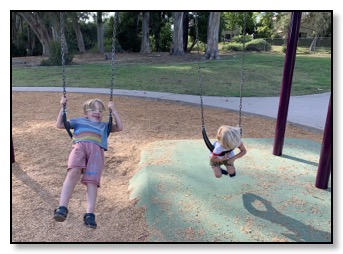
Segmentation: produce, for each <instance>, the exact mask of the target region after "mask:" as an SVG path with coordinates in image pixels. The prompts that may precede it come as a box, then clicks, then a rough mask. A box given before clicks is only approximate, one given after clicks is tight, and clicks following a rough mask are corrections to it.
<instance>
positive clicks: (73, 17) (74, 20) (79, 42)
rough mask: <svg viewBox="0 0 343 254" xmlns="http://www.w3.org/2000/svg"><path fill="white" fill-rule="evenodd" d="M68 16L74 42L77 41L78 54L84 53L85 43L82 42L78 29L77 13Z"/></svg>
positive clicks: (79, 29)
mask: <svg viewBox="0 0 343 254" xmlns="http://www.w3.org/2000/svg"><path fill="white" fill-rule="evenodd" d="M69 15H70V16H71V20H72V24H73V29H74V32H75V35H76V40H77V46H78V48H79V52H80V53H85V52H86V49H85V43H84V41H83V36H82V32H81V28H80V23H79V13H78V12H70V13H69Z"/></svg>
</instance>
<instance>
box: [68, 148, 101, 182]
mask: <svg viewBox="0 0 343 254" xmlns="http://www.w3.org/2000/svg"><path fill="white" fill-rule="evenodd" d="M75 168H78V169H82V173H83V177H82V179H81V183H83V184H85V185H87V183H95V184H96V185H97V186H98V188H99V187H100V178H101V174H102V170H103V168H104V150H103V149H102V148H101V147H100V146H98V145H96V144H94V143H91V142H78V143H76V144H73V147H72V150H71V152H70V155H69V160H68V170H70V169H75Z"/></svg>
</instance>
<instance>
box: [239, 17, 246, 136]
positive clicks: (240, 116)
mask: <svg viewBox="0 0 343 254" xmlns="http://www.w3.org/2000/svg"><path fill="white" fill-rule="evenodd" d="M245 30H246V13H245V12H244V13H243V31H242V33H243V48H242V61H241V65H242V67H241V84H240V89H239V123H238V126H239V128H240V132H241V136H242V134H243V132H242V104H243V103H242V100H243V99H242V92H243V84H244V66H245V64H244V56H245V33H246V32H245Z"/></svg>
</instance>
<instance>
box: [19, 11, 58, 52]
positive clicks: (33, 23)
mask: <svg viewBox="0 0 343 254" xmlns="http://www.w3.org/2000/svg"><path fill="white" fill-rule="evenodd" d="M18 15H20V16H21V17H22V18H23V19H24V20H25V22H26V23H27V24H28V25H29V26H30V27H31V29H32V30H33V32H34V33H35V35H36V36H37V38H38V40H39V41H40V43H41V44H42V47H43V56H48V55H49V52H50V42H51V40H52V37H51V34H50V32H49V28H50V27H49V26H48V25H45V22H44V21H43V19H42V15H43V14H40V13H39V12H18Z"/></svg>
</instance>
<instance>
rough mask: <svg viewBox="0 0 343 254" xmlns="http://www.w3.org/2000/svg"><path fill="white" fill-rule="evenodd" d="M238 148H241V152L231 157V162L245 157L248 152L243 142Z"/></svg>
mask: <svg viewBox="0 0 343 254" xmlns="http://www.w3.org/2000/svg"><path fill="white" fill-rule="evenodd" d="M237 148H238V149H239V150H240V152H239V153H238V154H236V155H235V156H233V157H231V158H230V159H229V162H231V163H233V162H234V161H235V160H237V159H238V158H241V157H243V156H244V155H245V154H246V153H247V149H246V148H245V146H244V144H243V143H242V144H241V145H240V146H239V147H237Z"/></svg>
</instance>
